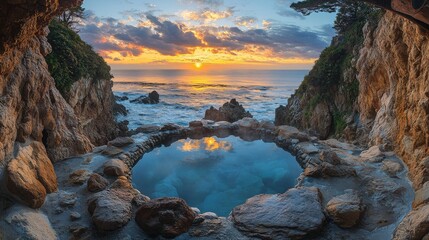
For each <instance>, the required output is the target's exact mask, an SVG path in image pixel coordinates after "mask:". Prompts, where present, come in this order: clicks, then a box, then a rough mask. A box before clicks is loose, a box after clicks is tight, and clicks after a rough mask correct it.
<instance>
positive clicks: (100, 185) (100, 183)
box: [86, 173, 109, 192]
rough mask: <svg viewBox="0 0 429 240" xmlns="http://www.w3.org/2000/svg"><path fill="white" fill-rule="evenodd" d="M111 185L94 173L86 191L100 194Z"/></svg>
mask: <svg viewBox="0 0 429 240" xmlns="http://www.w3.org/2000/svg"><path fill="white" fill-rule="evenodd" d="M108 185H109V181H107V179H105V178H104V177H102V176H101V175H100V174H97V173H93V174H91V176H90V177H89V179H88V182H87V186H86V189H87V190H88V191H90V192H99V191H102V190H104V189H105V188H106V187H107V186H108Z"/></svg>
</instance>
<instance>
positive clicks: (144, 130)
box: [128, 125, 161, 136]
mask: <svg viewBox="0 0 429 240" xmlns="http://www.w3.org/2000/svg"><path fill="white" fill-rule="evenodd" d="M160 130H161V127H159V126H156V125H143V126H140V127H138V128H136V129H134V130H131V131H129V133H128V135H129V136H132V135H136V134H139V133H154V132H159V131H160Z"/></svg>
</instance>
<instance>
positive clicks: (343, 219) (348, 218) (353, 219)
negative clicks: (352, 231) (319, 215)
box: [326, 190, 365, 228]
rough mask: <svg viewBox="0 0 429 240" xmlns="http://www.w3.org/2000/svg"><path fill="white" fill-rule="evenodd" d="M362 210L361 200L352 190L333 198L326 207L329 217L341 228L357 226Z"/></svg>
mask: <svg viewBox="0 0 429 240" xmlns="http://www.w3.org/2000/svg"><path fill="white" fill-rule="evenodd" d="M364 209H365V208H364V206H363V205H362V200H361V198H360V197H359V195H358V194H357V193H356V192H354V191H353V190H349V191H347V193H346V194H343V195H340V196H337V197H334V198H333V199H331V200H330V201H329V202H328V204H327V206H326V211H327V212H328V214H329V216H330V217H331V218H332V220H334V222H335V223H336V224H337V225H338V226H340V227H342V228H351V227H354V226H355V225H356V224H358V223H359V220H360V218H361V216H362V213H363V211H364Z"/></svg>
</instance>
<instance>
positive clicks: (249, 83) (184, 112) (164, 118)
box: [112, 70, 308, 129]
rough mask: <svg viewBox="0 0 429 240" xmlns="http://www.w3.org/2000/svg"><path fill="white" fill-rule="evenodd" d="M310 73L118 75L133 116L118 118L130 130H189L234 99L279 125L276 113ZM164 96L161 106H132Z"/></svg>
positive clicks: (162, 72) (258, 116)
mask: <svg viewBox="0 0 429 240" xmlns="http://www.w3.org/2000/svg"><path fill="white" fill-rule="evenodd" d="M307 73H308V70H210V71H209V70H113V71H112V74H113V75H114V79H113V81H114V85H113V91H114V94H115V95H116V96H127V97H128V98H129V100H124V101H119V103H120V104H122V105H124V106H125V107H126V108H127V110H128V111H129V114H128V116H118V119H117V120H118V121H122V120H128V121H129V122H130V123H129V126H128V127H129V128H130V129H135V128H137V127H138V126H141V125H145V124H150V125H164V124H166V123H176V124H179V125H183V126H186V125H188V123H189V122H190V121H194V120H199V119H202V118H203V117H204V112H205V110H206V109H208V108H210V107H211V106H214V107H215V108H219V107H220V106H222V105H223V104H224V103H225V102H227V101H229V100H231V99H232V98H235V99H237V101H238V102H239V103H240V104H242V105H243V106H244V108H245V109H246V110H247V111H249V112H250V113H251V114H252V115H253V117H254V118H256V119H258V120H271V121H274V115H275V109H276V108H277V107H278V106H280V105H286V104H287V100H288V98H289V97H290V96H291V94H293V93H294V92H295V90H296V89H297V88H298V86H299V85H300V83H301V82H302V80H303V79H304V76H305V75H306V74H307ZM153 90H155V91H157V92H158V93H159V94H160V103H159V104H155V105H145V104H139V103H131V102H130V100H133V99H136V98H138V97H140V96H147V94H148V93H149V92H151V91H153Z"/></svg>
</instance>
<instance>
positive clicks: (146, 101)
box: [130, 91, 159, 104]
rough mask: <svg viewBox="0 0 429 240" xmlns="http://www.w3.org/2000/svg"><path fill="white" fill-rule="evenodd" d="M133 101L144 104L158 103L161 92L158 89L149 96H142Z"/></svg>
mask: <svg viewBox="0 0 429 240" xmlns="http://www.w3.org/2000/svg"><path fill="white" fill-rule="evenodd" d="M130 102H132V103H143V104H157V103H159V94H158V92H156V91H152V92H151V93H149V95H148V96H147V97H144V96H141V97H139V98H136V99H134V100H131V101H130Z"/></svg>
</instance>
